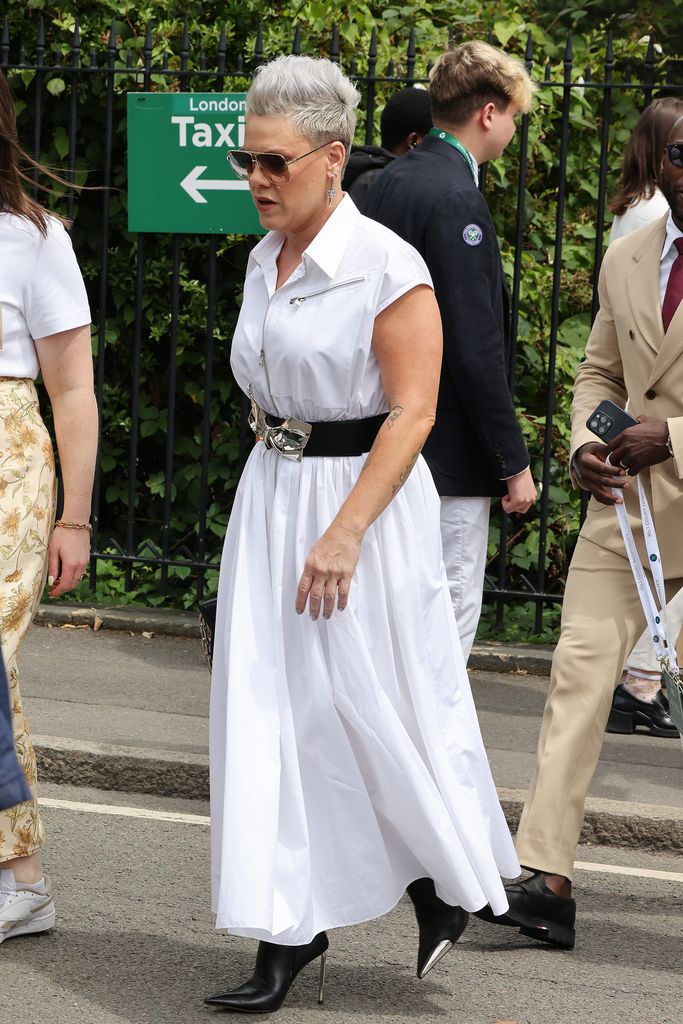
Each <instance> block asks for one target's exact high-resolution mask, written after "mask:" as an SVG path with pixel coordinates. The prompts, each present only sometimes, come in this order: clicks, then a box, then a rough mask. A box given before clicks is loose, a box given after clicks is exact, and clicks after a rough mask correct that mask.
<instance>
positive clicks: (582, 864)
mask: <svg viewBox="0 0 683 1024" xmlns="http://www.w3.org/2000/svg"><path fill="white" fill-rule="evenodd" d="M574 867H575V868H578V869H579V871H595V872H596V873H599V874H605V875H632V876H633V877H634V878H658V879H660V880H661V881H662V882H683V874H680V873H679V872H677V871H655V870H654V869H653V868H625V867H622V865H621V864H591V863H590V861H582V860H578V861H576V863H575V864H574Z"/></svg>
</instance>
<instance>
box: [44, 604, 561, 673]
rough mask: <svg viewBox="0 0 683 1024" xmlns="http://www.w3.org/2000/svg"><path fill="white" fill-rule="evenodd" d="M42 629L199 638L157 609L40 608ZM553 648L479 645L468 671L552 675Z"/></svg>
mask: <svg viewBox="0 0 683 1024" xmlns="http://www.w3.org/2000/svg"><path fill="white" fill-rule="evenodd" d="M34 622H36V623H37V624H38V625H39V626H90V627H91V628H93V627H95V626H96V625H97V628H98V629H114V630H121V631H123V632H126V633H153V634H155V635H156V636H182V637H193V638H194V637H196V638H199V637H200V635H201V634H200V632H199V619H198V616H197V615H187V614H183V613H182V612H172V611H166V610H165V609H158V608H133V607H131V606H125V605H124V606H121V607H116V606H112V605H101V606H88V605H82V604H53V605H50V604H41V605H40V607H39V608H38V611H37V612H36V616H35V619H34ZM552 652H553V649H552V647H548V646H546V645H540V644H515V645H506V644H496V643H490V642H487V643H477V644H475V645H474V648H473V649H472V654H471V655H470V660H469V667H470V669H473V670H475V671H481V672H512V673H514V674H516V675H534V676H547V675H550V663H551V661H552Z"/></svg>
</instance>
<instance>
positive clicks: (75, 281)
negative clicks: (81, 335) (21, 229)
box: [23, 218, 91, 339]
mask: <svg viewBox="0 0 683 1024" xmlns="http://www.w3.org/2000/svg"><path fill="white" fill-rule="evenodd" d="M37 246H38V253H37V257H36V262H35V264H34V267H33V270H32V272H31V273H30V274H29V279H28V281H27V283H26V286H25V289H24V310H23V312H24V317H25V319H26V324H27V326H28V329H29V331H30V333H31V337H32V338H34V339H35V338H46V337H48V336H49V335H51V334H59V333H60V331H69V330H72V329H73V328H74V327H84V326H85V325H87V324H89V323H90V321H91V316H90V307H89V305H88V296H87V294H86V290H85V285H84V283H83V276H82V274H81V271H80V268H79V266H78V263H77V262H76V256H75V253H74V251H73V246H72V244H71V239H70V238H69V236H68V235H67V233H66V231H65V229H64V225H63V224H62V223H61V222H60V221H58V220H55V219H54V218H51V219H50V221H49V224H48V232H47V237H46V238H45V237H43V236H42V235H40V236H39V239H38V242H37Z"/></svg>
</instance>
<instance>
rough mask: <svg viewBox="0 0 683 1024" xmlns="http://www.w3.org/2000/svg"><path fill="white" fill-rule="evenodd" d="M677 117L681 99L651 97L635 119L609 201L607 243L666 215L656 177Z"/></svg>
mask: <svg viewBox="0 0 683 1024" xmlns="http://www.w3.org/2000/svg"><path fill="white" fill-rule="evenodd" d="M681 116H683V100H681V99H678V98H677V97H675V96H665V97H663V98H662V99H659V100H653V101H652V103H650V105H649V106H647V107H646V108H645V110H644V111H643V113H642V114H641V115H640V117H639V118H638V120H637V122H636V125H635V128H634V129H633V132H632V133H631V138H630V139H629V140H628V143H627V145H626V149H625V151H624V166H623V169H622V177H621V184H620V186H619V189H618V190H617V193H616V195H615V196H614V199H613V200H612V202H611V203H610V210H611V211H612V213H613V214H614V220H613V221H612V229H611V231H610V236H609V240H610V243H612V242H614V241H616V239H617V238H622V237H623V236H624V235H629V234H630V233H631V232H632V231H637V230H638V228H642V227H645V225H646V224H651V223H652V222H653V221H655V220H657V219H658V218H659V217H663V216H664V214H668V212H669V204H668V203H667V201H666V199H665V198H664V196H663V195H662V193H661V192H660V191H659V188H658V186H657V177H658V175H659V166H660V164H661V162H662V157H663V154H664V145H665V143H666V141H667V139H668V138H669V132H670V131H671V129H672V128H673V126H674V124H675V123H676V121H677V120H678V118H679V117H681Z"/></svg>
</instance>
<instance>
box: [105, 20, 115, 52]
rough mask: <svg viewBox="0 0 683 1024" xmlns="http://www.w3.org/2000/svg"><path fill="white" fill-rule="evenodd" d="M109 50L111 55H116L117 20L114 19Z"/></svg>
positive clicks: (108, 45) (110, 32)
mask: <svg viewBox="0 0 683 1024" xmlns="http://www.w3.org/2000/svg"><path fill="white" fill-rule="evenodd" d="M107 49H108V50H109V52H110V54H111V53H116V20H115V19H114V18H112V22H111V28H110V29H109V42H108V43H107Z"/></svg>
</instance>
